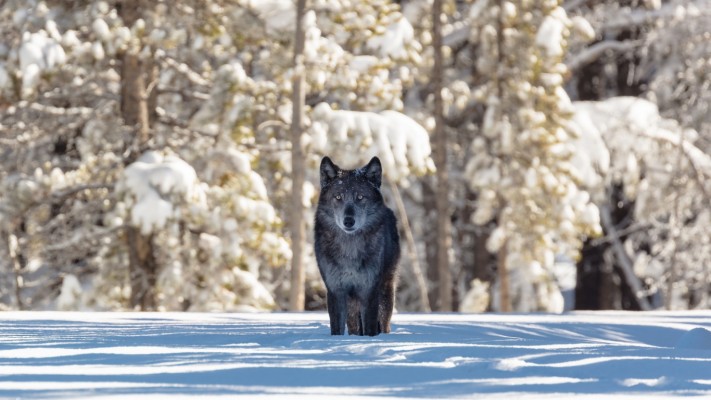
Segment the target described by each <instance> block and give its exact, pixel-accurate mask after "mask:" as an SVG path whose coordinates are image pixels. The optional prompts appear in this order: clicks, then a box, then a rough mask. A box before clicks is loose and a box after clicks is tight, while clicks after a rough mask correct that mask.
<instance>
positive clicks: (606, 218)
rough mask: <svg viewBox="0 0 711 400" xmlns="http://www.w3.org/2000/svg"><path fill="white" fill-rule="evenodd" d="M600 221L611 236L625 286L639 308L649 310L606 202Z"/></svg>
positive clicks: (601, 210)
mask: <svg viewBox="0 0 711 400" xmlns="http://www.w3.org/2000/svg"><path fill="white" fill-rule="evenodd" d="M600 222H602V226H603V227H604V228H605V231H606V232H607V233H608V234H609V235H610V237H611V238H612V250H613V251H614V253H615V258H616V259H617V261H618V263H619V266H620V268H621V269H622V274H623V278H624V280H625V283H627V286H629V288H630V291H631V292H632V294H633V295H634V297H635V299H636V300H637V304H638V305H639V308H640V309H642V310H643V311H648V310H651V309H652V306H651V305H650V304H649V300H647V298H646V297H644V295H643V292H644V289H643V288H642V282H640V280H639V278H638V277H637V275H635V273H634V266H633V263H632V259H631V258H630V256H629V254H627V251H626V250H625V246H624V245H623V244H622V241H621V240H620V236H619V235H618V234H617V228H616V227H615V225H614V224H613V223H612V215H611V212H610V207H609V205H607V204H604V205H602V206H600Z"/></svg>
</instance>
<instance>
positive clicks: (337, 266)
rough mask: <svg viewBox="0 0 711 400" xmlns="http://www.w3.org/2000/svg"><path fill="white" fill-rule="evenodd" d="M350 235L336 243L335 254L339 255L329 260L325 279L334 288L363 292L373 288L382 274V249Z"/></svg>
mask: <svg viewBox="0 0 711 400" xmlns="http://www.w3.org/2000/svg"><path fill="white" fill-rule="evenodd" d="M349 236H350V237H347V238H344V239H343V240H340V241H338V242H336V243H334V244H335V245H336V246H337V247H338V251H335V252H334V253H333V254H334V255H336V254H337V255H338V257H337V258H333V259H331V260H329V264H331V265H330V267H329V268H326V269H325V276H324V280H325V281H326V283H327V285H328V286H329V287H332V288H333V289H336V288H338V289H342V290H346V291H351V290H352V291H355V292H357V293H362V292H364V291H365V290H366V289H367V288H372V287H373V284H374V282H375V281H376V280H377V279H378V277H379V276H380V274H381V271H380V269H381V266H380V263H379V262H378V260H379V258H380V252H381V250H380V249H378V248H377V247H376V248H375V249H373V246H368V243H367V242H366V241H365V240H363V239H362V238H359V237H353V236H351V235H349ZM373 250H375V251H373ZM363 294H364V293H363Z"/></svg>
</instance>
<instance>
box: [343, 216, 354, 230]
mask: <svg viewBox="0 0 711 400" xmlns="http://www.w3.org/2000/svg"><path fill="white" fill-rule="evenodd" d="M353 225H355V218H353V217H345V218H343V226H345V227H346V228H353Z"/></svg>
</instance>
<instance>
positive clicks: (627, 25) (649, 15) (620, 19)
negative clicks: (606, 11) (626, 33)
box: [601, 2, 711, 31]
mask: <svg viewBox="0 0 711 400" xmlns="http://www.w3.org/2000/svg"><path fill="white" fill-rule="evenodd" d="M697 11H698V13H699V15H697V16H709V15H711V11H710V10H708V9H705V8H703V9H697ZM685 12H686V11H685V9H684V7H683V6H681V5H680V4H679V3H677V2H670V3H665V4H664V5H663V6H661V7H660V8H658V9H656V10H647V9H639V8H637V9H634V10H631V11H630V12H628V13H624V14H622V15H618V16H617V17H616V18H611V19H610V20H609V21H606V22H605V23H603V24H602V27H601V30H602V31H608V30H620V29H631V28H633V27H636V26H640V25H644V24H649V23H652V22H654V21H656V20H659V19H671V18H683V17H684V14H685Z"/></svg>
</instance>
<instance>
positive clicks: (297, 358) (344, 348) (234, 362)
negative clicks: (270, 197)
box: [0, 311, 711, 399]
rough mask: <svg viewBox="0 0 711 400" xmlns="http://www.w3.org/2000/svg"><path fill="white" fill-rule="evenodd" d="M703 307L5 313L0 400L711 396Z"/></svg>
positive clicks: (0, 330) (0, 319) (709, 317)
mask: <svg viewBox="0 0 711 400" xmlns="http://www.w3.org/2000/svg"><path fill="white" fill-rule="evenodd" d="M709 337H711V311H699V312H674V313H666V312H647V313H633V312H579V313H571V314H564V315H549V314H509V315H503V314H396V315H395V317H394V319H393V332H392V333H391V334H389V335H380V336H377V337H356V336H340V337H334V336H330V334H329V328H328V316H327V314H325V313H274V314H219V313H215V314H199V313H195V314H192V313H182V314H180V313H70V312H68V313H63V312H4V313H0V376H1V378H0V398H44V399H53V398H72V399H75V398H121V399H131V398H141V399H176V398H194V397H203V398H275V399H276V398H278V399H314V398H351V399H355V398H358V399H364V398H437V399H443V398H477V399H479V398H485V399H487V398H488V399H491V398H498V399H503V398H517V399H543V398H545V399H569V398H572V396H573V395H575V398H576V399H578V398H589V399H593V398H594V399H598V398H612V399H639V398H655V399H657V398H673V397H681V396H684V397H687V396H711V372H710V371H711V369H710V368H709V367H710V366H711V341H710V340H709Z"/></svg>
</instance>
